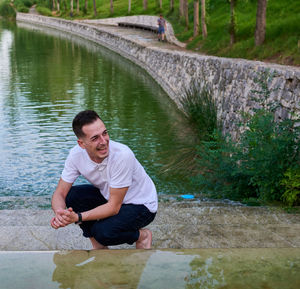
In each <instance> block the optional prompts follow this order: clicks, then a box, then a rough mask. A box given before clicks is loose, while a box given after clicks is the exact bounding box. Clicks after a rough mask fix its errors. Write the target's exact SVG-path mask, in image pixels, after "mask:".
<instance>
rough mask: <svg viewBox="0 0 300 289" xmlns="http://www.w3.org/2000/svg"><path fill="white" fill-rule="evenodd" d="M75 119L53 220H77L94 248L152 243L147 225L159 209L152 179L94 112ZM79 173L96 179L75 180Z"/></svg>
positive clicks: (54, 224) (143, 246)
mask: <svg viewBox="0 0 300 289" xmlns="http://www.w3.org/2000/svg"><path fill="white" fill-rule="evenodd" d="M72 125H73V131H74V133H75V135H76V136H77V138H78V140H77V142H78V144H77V145H76V146H75V147H74V148H73V149H72V150H71V151H70V153H69V155H68V158H67V160H66V162H65V167H64V170H63V172H62V175H61V179H60V181H59V183H58V186H57V188H56V190H55V192H54V194H53V197H52V209H53V211H54V213H55V217H53V218H52V219H51V226H52V227H53V228H55V229H58V228H60V227H65V226H67V225H69V224H71V223H78V224H79V225H80V227H81V229H82V230H83V235H84V236H85V237H88V238H90V240H91V242H92V245H93V247H94V249H104V248H107V246H110V245H119V244H124V243H128V244H133V243H136V248H137V249H150V248H151V243H152V233H151V231H150V230H148V229H143V227H145V226H147V225H148V224H149V223H151V222H152V221H153V220H154V217H155V214H156V211H157V193H156V189H155V186H154V184H153V182H152V180H151V179H150V177H149V176H148V175H147V173H146V172H145V170H144V168H143V167H142V166H141V164H140V163H139V162H138V161H137V159H136V158H135V156H134V154H133V152H132V151H131V150H130V149H129V148H128V147H127V146H125V145H123V144H120V143H117V142H114V141H110V140H109V135H108V132H107V129H106V127H105V125H104V123H103V121H102V120H101V119H100V117H99V115H98V114H97V113H96V112H94V111H91V110H86V111H82V112H80V113H78V114H77V115H76V116H75V118H74V120H73V124H72ZM80 175H82V176H84V177H85V178H86V179H87V180H88V181H89V182H90V183H91V184H92V185H81V186H72V184H73V183H74V181H75V180H76V179H77V177H78V176H80ZM66 206H67V207H68V209H66Z"/></svg>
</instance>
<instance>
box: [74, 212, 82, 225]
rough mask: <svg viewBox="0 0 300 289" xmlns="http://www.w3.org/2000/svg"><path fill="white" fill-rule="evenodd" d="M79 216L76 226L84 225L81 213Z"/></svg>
mask: <svg viewBox="0 0 300 289" xmlns="http://www.w3.org/2000/svg"><path fill="white" fill-rule="evenodd" d="M77 215H78V221H77V222H75V224H78V225H80V224H81V223H82V215H81V213H77Z"/></svg>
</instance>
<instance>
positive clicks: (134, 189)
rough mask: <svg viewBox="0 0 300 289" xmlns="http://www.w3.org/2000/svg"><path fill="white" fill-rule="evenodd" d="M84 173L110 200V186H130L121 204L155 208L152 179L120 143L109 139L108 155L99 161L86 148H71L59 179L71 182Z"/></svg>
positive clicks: (155, 193)
mask: <svg viewBox="0 0 300 289" xmlns="http://www.w3.org/2000/svg"><path fill="white" fill-rule="evenodd" d="M80 175H82V176H84V177H85V178H86V179H87V180H88V181H89V182H90V183H91V184H92V185H94V186H95V187H97V188H99V190H100V191H101V194H102V195H103V196H104V198H105V199H107V200H108V199H109V194H110V191H109V188H124V187H129V188H128V191H127V193H126V195H125V198H124V200H123V204H142V205H145V206H146V207H147V208H148V209H149V211H151V212H152V213H155V212H156V211H157V206H158V204H157V192H156V188H155V185H154V183H153V181H152V180H151V179H150V177H149V176H148V175H147V173H146V172H145V170H144V168H143V167H142V165H141V164H140V163H139V161H138V160H137V159H136V158H135V156H134V153H133V152H132V151H131V149H130V148H129V147H128V146H126V145H124V144H121V143H118V142H115V141H112V140H110V141H109V155H108V157H107V158H105V159H104V160H103V161H102V162H101V163H100V164H98V163H96V162H94V161H92V160H91V159H90V157H89V155H88V153H87V152H86V150H85V149H82V148H81V147H80V146H79V145H76V146H75V147H73V148H72V149H71V151H70V153H69V155H68V157H67V159H66V162H65V167H64V170H63V172H62V175H61V177H62V179H63V180H64V181H65V182H67V183H74V182H75V180H76V179H77V177H79V176H80Z"/></svg>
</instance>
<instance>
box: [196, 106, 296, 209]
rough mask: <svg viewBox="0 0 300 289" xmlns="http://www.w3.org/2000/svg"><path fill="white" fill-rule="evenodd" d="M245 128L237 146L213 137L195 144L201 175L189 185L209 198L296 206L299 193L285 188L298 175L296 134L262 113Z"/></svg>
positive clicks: (291, 123)
mask: <svg viewBox="0 0 300 289" xmlns="http://www.w3.org/2000/svg"><path fill="white" fill-rule="evenodd" d="M247 126H248V128H247V129H246V130H245V131H244V133H242V134H241V136H240V141H239V142H238V143H235V144H234V143H233V141H232V140H231V138H230V137H229V136H228V137H227V139H226V138H224V137H223V136H222V135H220V134H219V133H218V134H215V135H214V140H213V141H209V142H202V143H201V144H200V146H199V149H198V154H199V160H198V166H199V170H200V171H201V173H200V174H199V175H198V176H197V177H196V178H195V180H194V181H196V182H197V183H198V184H199V185H200V186H201V188H202V189H203V190H204V191H205V192H208V193H210V194H211V195H213V196H214V197H221V198H230V199H234V200H247V199H249V198H257V199H259V200H264V201H274V200H276V201H280V200H283V201H285V202H286V203H288V204H289V205H293V204H295V203H296V201H297V198H298V197H299V192H298V193H296V192H295V190H294V188H290V187H289V182H288V181H287V179H286V178H287V176H289V178H295V175H294V172H296V171H298V172H299V132H300V131H299V128H298V127H296V126H295V121H293V120H284V121H281V122H276V121H275V119H274V114H273V113H271V112H269V111H266V110H264V109H262V110H259V111H257V112H256V114H255V115H254V116H253V117H252V118H250V120H249V121H247ZM291 168H295V169H293V170H291ZM286 172H289V174H288V175H286V174H287V173H286ZM285 176H286V177H285ZM298 179H299V173H298ZM284 180H285V181H284ZM295 181H296V178H295ZM298 189H299V187H298Z"/></svg>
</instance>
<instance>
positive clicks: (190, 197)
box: [180, 195, 194, 199]
mask: <svg viewBox="0 0 300 289" xmlns="http://www.w3.org/2000/svg"><path fill="white" fill-rule="evenodd" d="M180 197H181V198H183V199H194V196H193V195H181V196H180Z"/></svg>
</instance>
